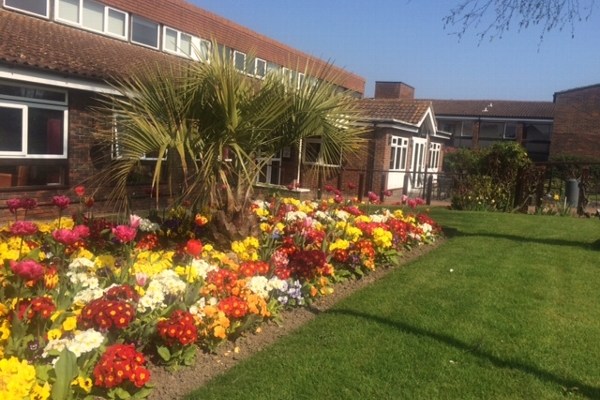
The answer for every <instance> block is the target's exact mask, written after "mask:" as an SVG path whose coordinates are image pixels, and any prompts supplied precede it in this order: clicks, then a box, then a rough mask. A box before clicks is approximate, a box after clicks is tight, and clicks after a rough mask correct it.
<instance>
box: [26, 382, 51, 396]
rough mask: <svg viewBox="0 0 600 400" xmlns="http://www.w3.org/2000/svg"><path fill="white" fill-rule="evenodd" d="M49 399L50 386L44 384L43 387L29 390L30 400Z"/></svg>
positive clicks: (46, 383) (36, 386)
mask: <svg viewBox="0 0 600 400" xmlns="http://www.w3.org/2000/svg"><path fill="white" fill-rule="evenodd" d="M49 397H50V384H49V383H48V382H44V384H43V385H35V386H34V387H33V389H32V390H31V396H29V398H30V399H31V400H46V399H47V398H49Z"/></svg>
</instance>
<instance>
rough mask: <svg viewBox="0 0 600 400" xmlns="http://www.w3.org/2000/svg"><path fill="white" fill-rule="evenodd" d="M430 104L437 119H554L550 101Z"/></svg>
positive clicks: (434, 101)
mask: <svg viewBox="0 0 600 400" xmlns="http://www.w3.org/2000/svg"><path fill="white" fill-rule="evenodd" d="M431 102H432V104H433V109H434V111H435V114H436V116H437V117H443V116H461V117H485V118H494V117H498V118H526V119H529V118H531V119H552V118H554V103H552V102H550V101H509V100H431Z"/></svg>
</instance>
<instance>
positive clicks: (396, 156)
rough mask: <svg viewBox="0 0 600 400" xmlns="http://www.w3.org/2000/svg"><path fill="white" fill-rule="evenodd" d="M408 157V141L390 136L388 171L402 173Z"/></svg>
mask: <svg viewBox="0 0 600 400" xmlns="http://www.w3.org/2000/svg"><path fill="white" fill-rule="evenodd" d="M407 155H408V139H407V138H403V137H399V136H392V137H391V138H390V170H395V171H404V170H405V169H406V157H407Z"/></svg>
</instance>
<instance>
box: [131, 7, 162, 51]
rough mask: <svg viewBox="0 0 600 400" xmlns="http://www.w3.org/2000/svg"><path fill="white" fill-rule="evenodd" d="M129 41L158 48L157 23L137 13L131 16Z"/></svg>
mask: <svg viewBox="0 0 600 400" xmlns="http://www.w3.org/2000/svg"><path fill="white" fill-rule="evenodd" d="M131 41H132V42H134V43H137V44H141V45H143V46H148V47H153V48H155V49H157V48H158V24H157V23H155V22H152V21H149V20H147V19H145V18H142V17H138V16H137V15H132V16H131Z"/></svg>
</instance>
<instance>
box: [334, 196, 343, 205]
mask: <svg viewBox="0 0 600 400" xmlns="http://www.w3.org/2000/svg"><path fill="white" fill-rule="evenodd" d="M333 201H335V202H336V203H338V204H340V203H341V202H343V201H344V198H343V197H342V196H341V195H339V194H337V195H335V197H334V198H333Z"/></svg>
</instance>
